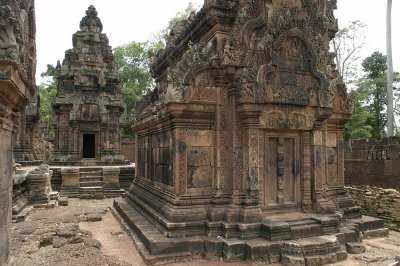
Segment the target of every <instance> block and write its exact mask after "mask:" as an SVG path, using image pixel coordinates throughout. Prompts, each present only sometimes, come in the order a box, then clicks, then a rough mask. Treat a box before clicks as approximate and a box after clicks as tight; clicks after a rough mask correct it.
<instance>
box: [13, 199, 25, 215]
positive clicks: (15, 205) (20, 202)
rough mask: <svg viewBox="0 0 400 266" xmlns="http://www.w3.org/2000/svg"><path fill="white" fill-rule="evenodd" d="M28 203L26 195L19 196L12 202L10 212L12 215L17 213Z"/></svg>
mask: <svg viewBox="0 0 400 266" xmlns="http://www.w3.org/2000/svg"><path fill="white" fill-rule="evenodd" d="M28 204H29V200H28V198H27V197H24V196H22V197H19V199H18V200H16V201H15V202H13V206H12V214H13V215H18V214H19V213H20V212H22V211H23V210H24V208H25V207H26V206H27V205H28Z"/></svg>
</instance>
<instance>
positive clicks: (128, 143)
mask: <svg viewBox="0 0 400 266" xmlns="http://www.w3.org/2000/svg"><path fill="white" fill-rule="evenodd" d="M135 149H136V142H135V141H134V140H123V141H121V153H122V155H124V156H125V159H126V160H128V161H130V162H131V163H134V162H135V158H136V157H135Z"/></svg>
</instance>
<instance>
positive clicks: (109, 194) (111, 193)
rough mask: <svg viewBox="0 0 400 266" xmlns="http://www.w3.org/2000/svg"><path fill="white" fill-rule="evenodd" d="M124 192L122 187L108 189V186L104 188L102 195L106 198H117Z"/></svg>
mask: <svg viewBox="0 0 400 266" xmlns="http://www.w3.org/2000/svg"><path fill="white" fill-rule="evenodd" d="M125 194H126V191H125V190H123V189H118V188H117V189H110V188H104V197H106V198H117V197H121V196H124V195H125Z"/></svg>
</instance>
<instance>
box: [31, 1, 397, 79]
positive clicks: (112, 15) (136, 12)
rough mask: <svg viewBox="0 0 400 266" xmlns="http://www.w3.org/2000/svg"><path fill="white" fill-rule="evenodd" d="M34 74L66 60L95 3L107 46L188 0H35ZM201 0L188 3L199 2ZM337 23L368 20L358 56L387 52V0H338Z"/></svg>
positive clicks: (138, 37) (145, 34)
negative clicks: (106, 39)
mask: <svg viewBox="0 0 400 266" xmlns="http://www.w3.org/2000/svg"><path fill="white" fill-rule="evenodd" d="M35 2H36V3H35V4H36V28H37V30H36V37H37V55H38V66H37V77H38V83H40V82H41V81H42V80H41V79H40V73H42V72H44V71H45V70H46V65H47V64H56V62H57V60H60V61H62V60H63V59H64V53H65V51H66V50H67V49H70V48H72V34H74V33H75V32H76V31H77V30H79V22H80V21H81V19H82V17H83V16H84V15H85V11H86V10H87V8H88V6H89V5H94V6H95V7H96V9H97V11H98V13H99V14H98V16H99V18H100V19H101V21H102V23H103V32H104V33H106V34H107V36H108V38H109V40H110V45H111V46H112V47H116V46H119V45H123V44H126V43H129V42H131V41H145V40H148V39H149V38H150V37H151V35H152V34H155V33H157V32H158V31H160V30H161V29H163V28H166V27H167V25H168V21H169V20H170V18H172V17H174V16H175V14H176V13H177V12H180V11H183V10H184V9H185V8H186V7H187V6H188V4H189V2H190V1H189V0H145V1H143V0H111V1H110V0H68V1H66V0H63V1H61V0H37V1H35ZM203 2H204V0H193V1H192V3H194V4H197V5H198V6H202V4H203ZM399 12H400V1H393V11H392V13H393V21H392V25H393V29H392V30H393V33H392V34H393V55H394V56H393V61H394V69H395V71H400V28H399V27H400V16H398V15H397V14H399ZM335 15H336V17H337V18H338V19H339V24H340V26H345V25H347V24H348V22H349V21H353V20H360V21H362V22H364V23H365V24H366V29H365V37H366V39H365V48H364V50H363V51H362V56H363V57H367V56H369V55H370V54H371V53H372V52H374V51H380V52H382V53H383V54H386V29H385V27H386V1H385V0H380V1H375V0H338V9H337V11H336V12H335Z"/></svg>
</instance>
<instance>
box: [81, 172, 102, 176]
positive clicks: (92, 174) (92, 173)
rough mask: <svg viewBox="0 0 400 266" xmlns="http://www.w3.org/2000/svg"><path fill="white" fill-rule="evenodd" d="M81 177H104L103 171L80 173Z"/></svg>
mask: <svg viewBox="0 0 400 266" xmlns="http://www.w3.org/2000/svg"><path fill="white" fill-rule="evenodd" d="M79 176H80V177H81V178H82V177H96V176H101V177H102V176H103V173H102V171H98V172H97V171H96V172H80V173H79Z"/></svg>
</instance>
